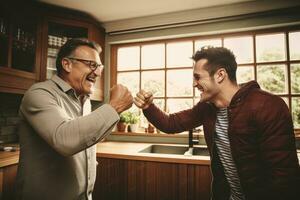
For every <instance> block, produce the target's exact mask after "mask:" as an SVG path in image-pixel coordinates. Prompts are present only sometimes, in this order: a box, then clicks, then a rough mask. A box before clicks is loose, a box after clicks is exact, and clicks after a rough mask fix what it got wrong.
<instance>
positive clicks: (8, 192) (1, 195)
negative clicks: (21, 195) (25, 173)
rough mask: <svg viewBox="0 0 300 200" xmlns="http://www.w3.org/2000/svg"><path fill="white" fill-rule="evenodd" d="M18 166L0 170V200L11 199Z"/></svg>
mask: <svg viewBox="0 0 300 200" xmlns="http://www.w3.org/2000/svg"><path fill="white" fill-rule="evenodd" d="M17 169H18V165H10V166H6V167H2V168H0V199H2V200H10V199H13V195H14V188H15V180H16V176H17Z"/></svg>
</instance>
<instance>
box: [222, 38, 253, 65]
mask: <svg viewBox="0 0 300 200" xmlns="http://www.w3.org/2000/svg"><path fill="white" fill-rule="evenodd" d="M224 47H226V48H228V49H230V50H231V51H232V52H233V53H234V55H235V56H236V62H237V63H239V64H241V63H250V62H253V39H252V36H246V37H234V38H225V39H224Z"/></svg>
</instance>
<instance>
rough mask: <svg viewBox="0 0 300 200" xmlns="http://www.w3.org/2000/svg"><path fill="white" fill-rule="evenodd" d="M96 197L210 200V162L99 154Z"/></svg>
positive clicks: (101, 199) (131, 199)
mask: <svg viewBox="0 0 300 200" xmlns="http://www.w3.org/2000/svg"><path fill="white" fill-rule="evenodd" d="M98 162H99V165H98V169H97V179H96V183H95V188H94V193H93V199H96V200H114V199H115V200H117V199H122V200H140V199H145V200H147V199H149V200H194V199H199V200H202V199H203V200H206V199H207V200H208V199H210V182H211V175H210V169H209V165H193V164H177V163H164V162H153V161H136V160H125V159H111V158H98Z"/></svg>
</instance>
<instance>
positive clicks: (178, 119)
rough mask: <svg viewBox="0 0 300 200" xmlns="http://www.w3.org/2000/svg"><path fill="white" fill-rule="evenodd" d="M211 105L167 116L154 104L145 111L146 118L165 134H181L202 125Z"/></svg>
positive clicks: (201, 104) (197, 106)
mask: <svg viewBox="0 0 300 200" xmlns="http://www.w3.org/2000/svg"><path fill="white" fill-rule="evenodd" d="M209 109H210V105H209V104H207V103H198V104H197V105H195V106H194V107H193V108H191V109H187V110H183V111H180V112H176V113H172V114H167V113H165V112H164V111H162V110H160V109H159V108H158V107H157V106H155V105H154V104H151V105H150V106H149V107H148V108H147V109H145V110H143V113H144V115H145V117H146V118H147V119H148V121H149V122H150V123H152V124H153V125H154V126H155V127H156V128H158V129H159V130H161V131H163V132H165V133H180V132H182V131H186V130H189V129H192V128H195V127H197V126H200V125H202V123H203V119H204V118H205V114H206V113H208V112H209V111H208V110H209Z"/></svg>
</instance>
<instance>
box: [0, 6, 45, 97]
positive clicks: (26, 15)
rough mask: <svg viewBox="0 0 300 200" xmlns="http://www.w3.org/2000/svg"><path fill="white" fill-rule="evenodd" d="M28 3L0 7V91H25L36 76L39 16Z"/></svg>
mask: <svg viewBox="0 0 300 200" xmlns="http://www.w3.org/2000/svg"><path fill="white" fill-rule="evenodd" d="M29 7H30V5H24V7H23V8H21V7H20V6H13V5H11V4H9V3H8V4H5V5H3V6H2V3H1V8H0V92H14V93H24V92H25V91H26V90H27V89H28V88H29V87H30V86H31V85H32V84H33V83H35V82H36V81H38V79H39V69H40V65H39V56H38V55H37V48H38V45H39V37H38V32H39V27H40V26H39V20H38V19H39V18H38V17H37V14H35V12H32V13H31V12H26V11H24V10H27V9H29Z"/></svg>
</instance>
